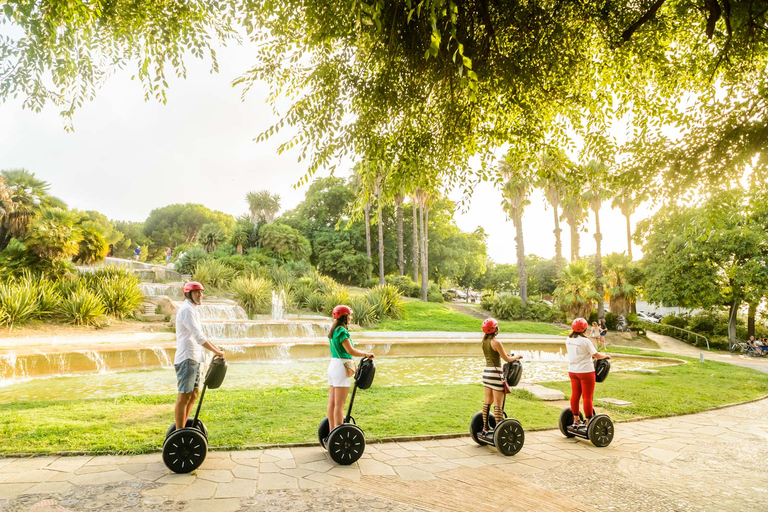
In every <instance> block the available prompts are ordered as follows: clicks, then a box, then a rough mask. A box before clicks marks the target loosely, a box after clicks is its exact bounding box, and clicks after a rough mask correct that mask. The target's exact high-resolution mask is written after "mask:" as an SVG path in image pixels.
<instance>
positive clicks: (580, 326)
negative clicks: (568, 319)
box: [571, 318, 589, 332]
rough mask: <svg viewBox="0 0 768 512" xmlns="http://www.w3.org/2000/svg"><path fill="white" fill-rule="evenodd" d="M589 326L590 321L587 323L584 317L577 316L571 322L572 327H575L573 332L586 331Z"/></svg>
mask: <svg viewBox="0 0 768 512" xmlns="http://www.w3.org/2000/svg"><path fill="white" fill-rule="evenodd" d="M588 326H589V323H587V321H586V320H584V319H583V318H577V319H576V320H574V321H573V323H572V324H571V329H573V332H585V331H586V330H587V327H588Z"/></svg>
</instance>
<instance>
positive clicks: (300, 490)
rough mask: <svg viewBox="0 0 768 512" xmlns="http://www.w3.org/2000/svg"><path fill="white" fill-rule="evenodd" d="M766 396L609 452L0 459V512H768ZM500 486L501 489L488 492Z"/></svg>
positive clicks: (293, 452) (622, 437) (530, 438)
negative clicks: (341, 459) (195, 464)
mask: <svg viewBox="0 0 768 512" xmlns="http://www.w3.org/2000/svg"><path fill="white" fill-rule="evenodd" d="M766 460H768V400H763V401H759V402H753V403H750V404H744V405H740V406H736V407H730V408H725V409H720V410H717V411H710V412H706V413H701V414H696V415H690V416H681V417H677V418H665V419H654V420H646V421H640V422H630V423H620V424H617V426H616V437H615V438H614V441H613V443H612V444H611V445H610V446H608V447H606V448H596V447H594V446H592V445H591V444H590V443H589V442H587V441H583V440H578V439H567V438H565V437H563V436H562V435H561V434H560V433H559V431H556V430H549V431H542V432H529V433H527V434H526V444H525V446H524V447H523V450H522V451H521V452H520V453H518V454H517V455H515V456H513V457H505V456H503V455H501V454H499V453H498V452H497V451H496V450H494V449H492V448H490V447H487V446H477V445H476V444H475V443H474V442H473V441H472V440H471V438H469V437H464V438H456V439H443V440H430V441H410V442H392V443H384V444H377V445H369V446H368V447H367V448H366V454H365V457H364V458H362V459H360V461H359V462H358V463H356V464H353V465H351V466H343V467H342V466H338V465H336V464H335V463H334V462H333V461H332V460H331V459H330V458H329V457H328V455H327V453H325V452H324V451H323V450H322V449H321V448H320V447H296V448H290V449H288V448H285V449H274V450H273V449H270V450H263V451H262V450H249V451H242V452H210V453H209V456H208V458H207V459H206V461H205V463H204V464H203V466H202V467H201V468H200V469H199V470H198V471H197V472H196V474H190V475H175V474H173V473H171V472H169V471H168V470H167V469H166V468H165V466H164V465H163V464H162V460H161V456H160V454H149V455H140V456H135V457H123V456H121V457H104V456H99V457H37V458H23V459H20V458H16V459H0V511H3V512H5V511H13V512H22V511H27V510H29V511H35V512H41V511H55V512H62V511H80V510H121V511H122V510H127V511H134V510H135V511H138V510H179V511H194V510H206V511H214V512H225V511H228V510H231V511H237V512H245V511H250V510H270V509H274V510H289V511H290V510H372V509H380V510H397V511H400V510H403V511H412V510H415V511H424V510H440V511H442V510H461V511H471V510H482V511H484V512H485V511H489V510H537V511H538V510H544V511H548V510H551V511H560V510H585V511H586V510H597V509H600V510H603V509H609V510H643V511H644V512H648V511H650V512H653V511H665V512H666V511H668V510H679V511H689V510H713V511H715V510H717V511H721V510H726V511H727V510H768V492H766V490H768V485H765V484H763V483H762V480H761V479H762V476H761V475H764V471H765V461H766ZM494 490H499V491H501V492H494Z"/></svg>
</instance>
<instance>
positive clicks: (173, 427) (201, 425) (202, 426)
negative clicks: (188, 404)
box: [165, 418, 208, 439]
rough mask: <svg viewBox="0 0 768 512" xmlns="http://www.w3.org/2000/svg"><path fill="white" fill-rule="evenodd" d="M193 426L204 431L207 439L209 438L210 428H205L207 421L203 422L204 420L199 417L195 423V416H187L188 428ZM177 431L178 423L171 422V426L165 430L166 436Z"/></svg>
mask: <svg viewBox="0 0 768 512" xmlns="http://www.w3.org/2000/svg"><path fill="white" fill-rule="evenodd" d="M192 426H195V427H196V428H197V429H198V430H199V431H201V432H202V433H203V435H204V436H205V438H206V439H208V429H207V428H205V423H203V420H201V419H198V420H197V423H195V418H187V424H186V425H185V427H186V428H191V427H192ZM175 431H176V423H171V426H170V427H168V430H167V431H166V432H165V438H166V439H168V437H169V436H170V435H171V434H173V433H174V432H175Z"/></svg>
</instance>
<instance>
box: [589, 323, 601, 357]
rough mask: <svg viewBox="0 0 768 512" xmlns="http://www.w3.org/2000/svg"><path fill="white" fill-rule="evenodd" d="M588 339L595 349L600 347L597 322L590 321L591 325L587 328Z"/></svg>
mask: <svg viewBox="0 0 768 512" xmlns="http://www.w3.org/2000/svg"><path fill="white" fill-rule="evenodd" d="M589 339H590V340H591V341H592V343H594V345H595V349H596V350H597V349H599V348H600V326H599V325H597V322H592V326H591V327H590V328H589Z"/></svg>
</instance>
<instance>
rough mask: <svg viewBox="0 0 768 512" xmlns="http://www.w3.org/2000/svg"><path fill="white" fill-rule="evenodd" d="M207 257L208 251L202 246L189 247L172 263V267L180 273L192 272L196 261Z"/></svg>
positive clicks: (195, 266)
mask: <svg viewBox="0 0 768 512" xmlns="http://www.w3.org/2000/svg"><path fill="white" fill-rule="evenodd" d="M206 259H208V253H207V252H205V249H203V248H202V247H190V248H189V250H188V251H187V252H185V253H184V255H183V256H182V257H180V258H179V260H178V261H177V262H176V263H175V264H174V266H173V268H174V270H176V272H179V273H181V274H192V273H194V272H195V268H197V265H198V263H200V262H201V261H203V260H206Z"/></svg>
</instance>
